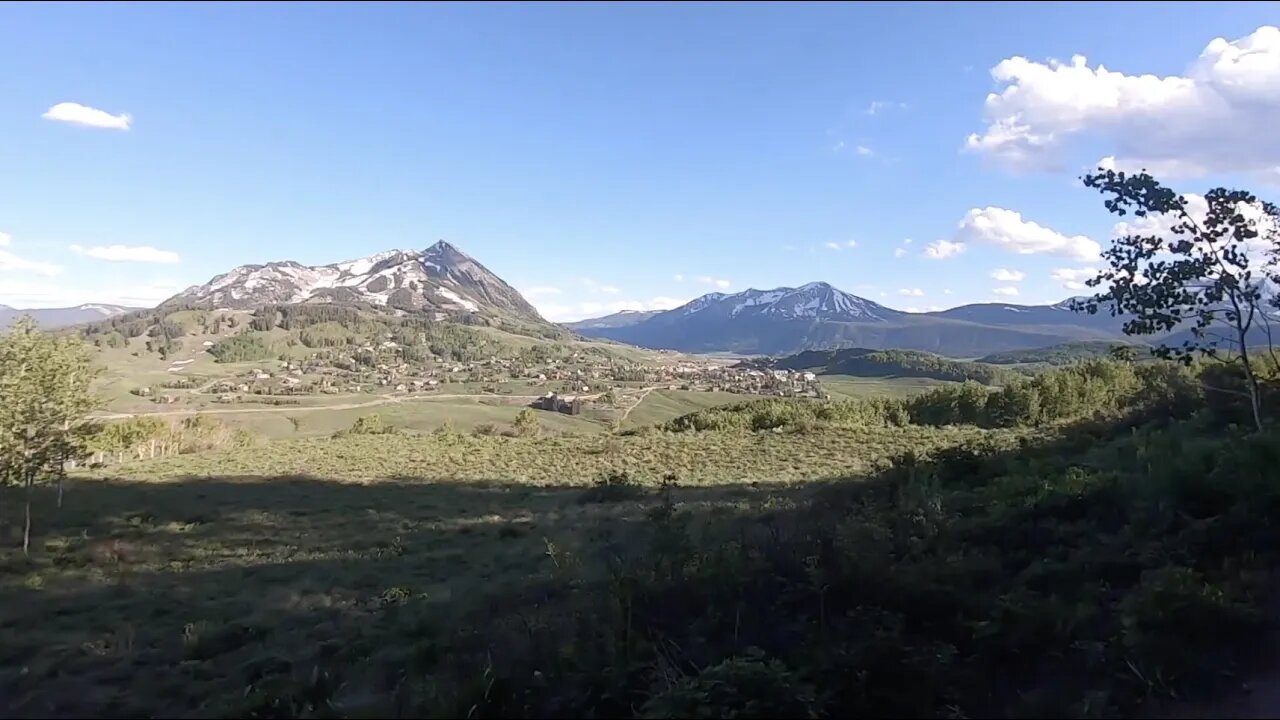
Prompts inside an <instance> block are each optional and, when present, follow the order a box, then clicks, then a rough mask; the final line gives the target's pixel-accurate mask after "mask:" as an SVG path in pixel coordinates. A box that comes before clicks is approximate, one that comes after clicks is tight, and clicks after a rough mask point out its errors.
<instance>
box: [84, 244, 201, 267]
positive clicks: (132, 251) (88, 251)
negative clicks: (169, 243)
mask: <svg viewBox="0 0 1280 720" xmlns="http://www.w3.org/2000/svg"><path fill="white" fill-rule="evenodd" d="M70 250H71V252H73V253H75V254H77V255H84V256H85V257H91V258H96V259H98V260H106V261H108V262H140V263H176V262H178V260H179V257H178V253H176V252H174V251H172V250H159V249H157V248H153V247H151V246H150V245H136V246H129V245H94V246H93V247H84V246H82V245H72V246H71V247H70Z"/></svg>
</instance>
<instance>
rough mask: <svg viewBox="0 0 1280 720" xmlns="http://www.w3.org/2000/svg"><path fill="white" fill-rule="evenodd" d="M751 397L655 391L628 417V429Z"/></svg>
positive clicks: (713, 393) (715, 393) (681, 391)
mask: <svg viewBox="0 0 1280 720" xmlns="http://www.w3.org/2000/svg"><path fill="white" fill-rule="evenodd" d="M747 397H750V396H743V395H738V394H736V393H727V392H698V391H696V390H654V391H653V392H651V393H649V394H648V395H646V396H645V398H644V400H641V401H640V404H639V405H637V406H636V407H635V409H633V410H632V411H631V414H629V415H628V416H627V422H626V427H637V426H640V425H658V424H660V423H664V422H666V421H668V420H671V419H673V418H677V417H680V416H681V415H685V414H687V413H691V412H694V411H697V410H701V409H703V408H708V407H714V406H716V405H725V404H727V403H735V402H742V401H743V400H744V399H746V398H747Z"/></svg>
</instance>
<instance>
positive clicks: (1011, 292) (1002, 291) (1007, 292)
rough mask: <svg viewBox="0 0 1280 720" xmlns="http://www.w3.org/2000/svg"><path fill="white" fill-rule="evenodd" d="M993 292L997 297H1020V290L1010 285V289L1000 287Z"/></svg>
mask: <svg viewBox="0 0 1280 720" xmlns="http://www.w3.org/2000/svg"><path fill="white" fill-rule="evenodd" d="M991 292H992V293H994V294H996V295H1001V296H1003V297H1017V296H1018V288H1016V287H1013V286H1012V285H1010V286H1008V287H998V288H995V289H994V290H992V291H991Z"/></svg>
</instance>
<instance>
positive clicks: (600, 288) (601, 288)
mask: <svg viewBox="0 0 1280 720" xmlns="http://www.w3.org/2000/svg"><path fill="white" fill-rule="evenodd" d="M582 284H583V285H585V286H586V287H587V290H589V291H591V292H593V293H604V294H606V295H617V294H618V293H620V292H622V289H621V288H619V287H616V286H614V285H605V284H603V283H599V282H596V281H595V280H592V279H591V278H582Z"/></svg>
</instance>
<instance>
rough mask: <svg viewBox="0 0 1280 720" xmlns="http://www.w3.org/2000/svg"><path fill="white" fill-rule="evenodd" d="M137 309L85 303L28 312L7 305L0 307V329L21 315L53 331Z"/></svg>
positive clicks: (34, 309) (33, 309)
mask: <svg viewBox="0 0 1280 720" xmlns="http://www.w3.org/2000/svg"><path fill="white" fill-rule="evenodd" d="M137 309H138V308H133V307H125V306H124V305H108V304H105V303H87V304H84V305H76V306H75V307H65V308H32V309H30V310H19V309H17V308H11V307H9V306H7V305H0V328H3V327H8V326H10V325H12V324H13V323H14V322H15V321H17V319H18V318H20V317H22V316H23V315H30V316H31V318H32V319H33V320H35V321H36V323H37V324H38V325H39V326H40V327H42V328H48V329H53V328H60V327H67V326H69V325H79V324H80V323H87V322H93V321H94V320H101V319H103V318H109V317H114V316H116V315H123V314H124V313H127V312H130V311H133V310H137Z"/></svg>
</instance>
